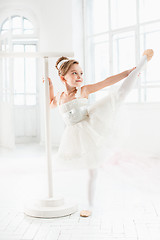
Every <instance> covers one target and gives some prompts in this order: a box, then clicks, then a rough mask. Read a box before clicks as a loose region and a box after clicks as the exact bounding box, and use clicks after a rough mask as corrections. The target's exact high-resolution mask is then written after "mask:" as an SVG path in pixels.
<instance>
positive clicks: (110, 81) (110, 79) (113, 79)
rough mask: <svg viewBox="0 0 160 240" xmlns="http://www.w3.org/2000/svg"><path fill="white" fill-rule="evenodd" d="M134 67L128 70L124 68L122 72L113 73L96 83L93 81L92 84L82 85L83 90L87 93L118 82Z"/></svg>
mask: <svg viewBox="0 0 160 240" xmlns="http://www.w3.org/2000/svg"><path fill="white" fill-rule="evenodd" d="M133 69H134V68H132V69H130V70H126V71H124V72H121V73H119V74H116V75H113V76H111V77H108V78H106V79H104V80H103V81H100V82H97V83H93V84H88V85H85V86H83V88H84V90H85V91H86V93H87V95H89V94H91V93H94V92H97V91H99V90H101V89H102V88H105V87H108V86H111V85H113V84H115V83H117V82H119V81H120V80H122V79H124V78H126V77H127V76H128V75H129V74H130V72H131V71H133Z"/></svg>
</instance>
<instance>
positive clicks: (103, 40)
mask: <svg viewBox="0 0 160 240" xmlns="http://www.w3.org/2000/svg"><path fill="white" fill-rule="evenodd" d="M88 51H89V53H88V54H87V56H88V65H87V70H88V73H89V74H88V76H87V80H88V81H90V82H91V83H93V82H94V81H95V82H97V81H102V80H104V78H106V76H107V75H108V74H109V46H108V35H106V34H104V35H101V36H97V37H94V38H91V39H89V40H88ZM88 81H87V82H88ZM88 83H89V82H88Z"/></svg>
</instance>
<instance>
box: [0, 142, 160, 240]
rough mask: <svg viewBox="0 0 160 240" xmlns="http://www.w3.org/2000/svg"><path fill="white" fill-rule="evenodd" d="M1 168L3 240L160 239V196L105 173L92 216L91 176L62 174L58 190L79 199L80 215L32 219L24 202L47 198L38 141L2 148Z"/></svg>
mask: <svg viewBox="0 0 160 240" xmlns="http://www.w3.org/2000/svg"><path fill="white" fill-rule="evenodd" d="M53 151H54V150H53ZM0 164H1V165H0V166H1V167H0V240H12V239H14V240H20V239H23V240H31V239H32V240H79V239H81V240H83V239H84V240H89V239H92V240H95V239H96V240H101V239H103V240H104V239H106V240H113V239H117V240H141V239H144V240H148V239H149V240H159V239H160V195H158V194H149V193H148V194H147V193H143V192H142V191H141V190H140V189H136V187H135V186H133V185H130V184H129V183H127V181H126V182H124V181H123V180H121V179H119V178H114V176H113V177H112V175H107V174H106V173H105V172H104V171H103V170H100V171H99V174H98V179H97V186H96V195H95V204H94V209H93V212H92V215H91V216H90V217H88V218H82V217H80V216H79V213H80V211H81V210H82V209H84V207H85V205H86V203H87V179H88V173H87V171H85V170H79V171H67V172H62V171H61V172H60V171H59V172H55V173H54V191H55V193H56V194H58V193H59V194H62V195H63V196H64V197H67V198H71V199H73V200H75V201H77V202H78V204H79V208H78V211H77V212H76V213H74V214H72V215H70V216H66V217H62V218H53V219H40V218H32V217H29V216H26V215H25V214H24V213H23V207H24V203H25V202H27V201H28V199H30V198H33V197H44V196H46V195H47V184H46V182H47V178H46V175H45V171H46V165H45V152H44V148H43V147H41V146H39V145H38V144H35V143H34V144H26V145H22V144H19V145H17V147H16V150H15V151H14V152H7V151H4V150H3V151H2V150H0ZM73 180H74V181H73Z"/></svg>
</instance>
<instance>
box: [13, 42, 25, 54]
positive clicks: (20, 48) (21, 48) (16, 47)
mask: <svg viewBox="0 0 160 240" xmlns="http://www.w3.org/2000/svg"><path fill="white" fill-rule="evenodd" d="M13 51H14V52H24V45H18V44H17V45H16V44H14V45H13Z"/></svg>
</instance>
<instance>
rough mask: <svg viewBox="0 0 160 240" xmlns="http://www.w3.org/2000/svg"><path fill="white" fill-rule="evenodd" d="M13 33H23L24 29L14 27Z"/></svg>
mask: <svg viewBox="0 0 160 240" xmlns="http://www.w3.org/2000/svg"><path fill="white" fill-rule="evenodd" d="M12 33H13V34H22V29H13V30H12Z"/></svg>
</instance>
